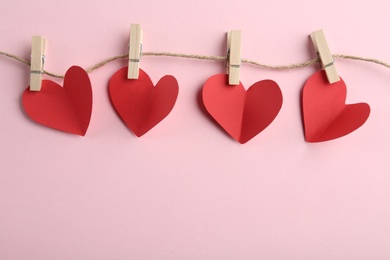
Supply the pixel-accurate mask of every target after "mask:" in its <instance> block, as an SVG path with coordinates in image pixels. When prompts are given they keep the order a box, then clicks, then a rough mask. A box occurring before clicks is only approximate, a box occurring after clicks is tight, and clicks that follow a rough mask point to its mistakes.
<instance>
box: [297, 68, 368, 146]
mask: <svg viewBox="0 0 390 260" xmlns="http://www.w3.org/2000/svg"><path fill="white" fill-rule="evenodd" d="M346 97H347V88H346V86H345V83H344V81H343V80H342V79H341V78H340V81H338V82H336V83H333V84H329V83H328V81H327V78H326V74H325V72H324V71H318V72H316V73H314V74H313V75H312V76H311V77H310V78H309V79H308V80H307V82H306V84H305V86H304V87H303V91H302V106H303V108H302V109H303V119H304V126H305V139H306V141H307V142H323V141H328V140H332V139H335V138H339V137H342V136H344V135H347V134H349V133H351V132H353V131H355V130H356V129H358V128H359V127H360V126H362V125H363V124H364V122H366V120H367V118H368V116H369V115H370V106H369V105H368V104H366V103H358V104H351V105H346V104H345V100H346Z"/></svg>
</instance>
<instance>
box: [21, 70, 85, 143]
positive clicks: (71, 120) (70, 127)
mask: <svg viewBox="0 0 390 260" xmlns="http://www.w3.org/2000/svg"><path fill="white" fill-rule="evenodd" d="M22 104H23V108H24V110H25V111H26V113H27V115H28V116H29V117H30V118H31V119H32V120H34V121H35V122H37V123H39V124H42V125H45V126H48V127H51V128H54V129H57V130H60V131H64V132H68V133H72V134H77V135H81V136H84V135H85V133H86V132H87V129H88V126H89V122H90V119H91V113H92V88H91V82H90V80H89V77H88V74H87V73H86V72H85V70H84V69H82V68H80V67H77V66H73V67H70V68H69V69H68V71H67V72H66V74H65V77H64V87H61V86H60V85H58V84H57V83H55V82H53V81H51V80H43V81H42V88H41V90H40V91H30V89H29V87H28V88H27V89H26V90H25V91H24V92H23V96H22Z"/></svg>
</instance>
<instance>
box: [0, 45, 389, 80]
mask: <svg viewBox="0 0 390 260" xmlns="http://www.w3.org/2000/svg"><path fill="white" fill-rule="evenodd" d="M0 55H3V56H6V57H9V58H11V59H14V60H16V61H19V62H21V63H24V64H26V65H28V66H31V63H30V61H28V60H25V59H23V58H21V57H18V56H16V55H13V54H10V53H7V52H3V51H0ZM142 56H155V57H156V56H157V57H158V56H160V57H161V56H163V57H175V58H187V59H198V60H212V61H226V60H227V57H226V56H207V55H197V54H184V53H173V52H142ZM128 57H129V54H128V53H126V54H122V55H118V56H114V57H110V58H107V59H104V60H102V61H100V62H98V63H96V64H95V65H93V66H91V67H89V68H87V69H86V70H85V71H86V72H87V73H91V72H92V71H94V70H96V69H98V68H100V67H103V66H104V65H106V64H108V63H110V62H113V61H116V60H120V59H128ZM333 57H334V58H338V59H348V60H358V61H365V62H370V63H375V64H378V65H382V66H384V67H386V68H390V64H389V63H387V62H384V61H381V60H378V59H372V58H364V57H359V56H352V55H343V54H335V55H333ZM241 62H243V63H248V64H251V65H254V66H257V67H260V68H263V69H272V70H290V69H298V68H304V67H308V66H311V65H313V64H316V63H317V62H319V58H315V59H311V60H309V61H305V62H300V63H292V64H289V65H268V64H263V63H259V62H257V61H253V60H249V59H241ZM43 74H46V75H48V76H51V77H54V78H63V77H64V75H61V74H56V73H52V72H49V71H47V70H43Z"/></svg>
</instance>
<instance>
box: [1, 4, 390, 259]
mask: <svg viewBox="0 0 390 260" xmlns="http://www.w3.org/2000/svg"><path fill="white" fill-rule="evenodd" d="M389 10H390V1H388V0H378V1H354V2H351V1H339V0H327V1H309V0H301V1H291V0H280V1H253V0H241V1H232V0H225V1H218V0H217V1H209V0H197V1H178V0H164V1H157V0H149V1H141V0H131V1H115V2H113V1H103V0H94V1H75V0H66V1H49V0H35V1H27V0H13V1H0V20H1V23H0V33H1V41H0V50H2V51H7V52H10V53H13V54H16V55H18V56H21V57H23V58H24V59H26V60H29V59H30V52H31V46H30V45H31V36H32V35H42V36H44V37H45V38H46V39H47V47H46V60H45V69H46V70H48V71H51V72H54V73H58V74H64V73H65V72H66V70H67V69H68V68H69V67H70V66H72V65H74V64H75V65H78V66H81V67H83V68H88V67H90V66H92V65H93V64H96V63H97V62H99V61H101V60H104V59H105V58H108V57H112V56H115V55H122V54H124V53H127V52H128V44H129V33H130V24H131V23H140V24H141V26H142V28H143V47H142V49H143V51H145V52H149V51H150V52H152V51H158V52H164V51H167V52H177V53H186V54H192V53H193V54H201V55H216V56H225V55H226V53H227V50H226V32H228V31H229V30H235V29H240V30H241V31H242V46H241V57H242V58H245V59H250V60H255V61H258V62H260V63H264V64H270V65H288V64H292V63H297V62H305V61H308V60H311V59H314V58H315V57H316V56H315V53H314V49H313V47H312V43H311V40H310V38H309V37H308V35H309V34H310V33H311V32H313V31H316V30H318V29H320V28H322V29H323V30H324V33H325V36H326V38H327V42H328V45H329V48H330V51H331V52H332V53H333V54H351V55H357V56H363V57H372V58H377V59H382V60H385V61H387V62H390V51H389V49H390V48H389V46H390V33H388V26H389V24H390V16H389ZM127 63H128V60H127V59H126V58H124V59H120V60H116V61H113V62H111V63H109V64H107V65H105V66H103V67H101V68H99V69H97V70H95V71H94V72H92V73H91V74H89V77H90V80H91V83H92V88H93V113H92V117H91V121H90V125H89V127H88V131H87V134H86V135H85V137H83V138H80V137H79V136H76V135H72V134H66V133H63V132H60V131H55V130H51V129H49V128H47V127H44V126H40V125H38V124H36V123H34V122H32V121H31V120H30V119H29V117H28V116H27V115H26V113H24V112H23V108H22V105H21V98H22V94H23V91H24V90H25V88H26V87H27V86H28V85H29V67H28V66H26V65H25V64H22V63H18V62H16V61H13V60H12V59H9V58H7V57H2V56H1V57H0V79H1V86H0V90H1V94H0V108H1V109H0V119H1V123H0V133H1V134H0V259H1V260H3V259H4V260H69V259H71V260H107V259H109V260H111V259H113V260H122V259H135V260H143V259H146V260H148V259H159V260H160V259H161V260H165V259H167V260H176V259H177V260H199V259H202V260H213V259H223V260H237V259H243V260H244V259H248V260H251V259H277V260H306V259H309V260H311V259H313V260H367V259H374V260H388V259H390V247H389V241H390V221H389V219H390V207H389V206H388V205H389V198H390V188H389V187H390V174H389V173H390V160H389V158H390V156H389V154H390V134H389V133H390V107H389V104H390V102H389V99H390V72H389V69H387V68H385V67H381V66H379V65H375V64H370V63H366V62H362V61H351V60H345V59H340V58H336V59H335V65H336V68H337V70H338V72H339V74H340V75H341V76H342V77H343V79H344V80H345V82H346V84H347V88H348V95H347V100H346V103H345V104H353V103H357V102H365V103H367V104H369V105H370V107H371V114H370V117H369V119H368V120H367V121H366V122H365V123H364V125H363V126H362V127H360V128H359V129H357V130H356V131H354V132H353V133H351V134H348V135H346V136H343V137H342V138H337V139H335V140H332V141H329V142H321V143H316V144H313V143H308V142H306V141H305V138H304V131H303V124H302V115H301V104H300V99H301V91H302V87H303V86H304V84H305V82H306V80H307V79H308V78H309V77H310V76H311V75H312V74H313V73H315V72H316V71H318V70H320V66H319V65H313V66H309V67H306V68H300V69H293V70H281V71H274V70H270V69H264V68H258V67H256V66H253V65H250V64H247V63H242V65H241V69H240V81H241V82H242V85H243V86H244V87H245V89H246V90H247V91H248V89H249V87H250V86H251V84H253V83H254V82H257V81H259V80H261V79H273V80H274V81H275V82H277V83H278V85H279V86H280V88H281V91H282V93H283V106H282V108H281V110H280V112H279V114H278V116H277V117H276V118H275V120H274V121H273V122H272V123H271V124H270V125H269V126H268V127H267V128H266V129H265V130H264V131H262V132H261V133H260V134H258V135H257V136H256V137H255V138H253V139H252V140H250V141H248V142H247V143H246V144H245V145H240V144H238V143H236V142H235V141H234V140H233V139H232V138H230V136H229V135H228V134H225V132H224V130H223V129H219V126H218V125H217V124H214V123H212V119H210V117H209V116H208V113H206V112H205V111H204V110H202V109H201V104H202V102H201V101H202V100H201V92H202V88H203V85H204V83H205V82H206V80H207V79H208V78H209V77H210V76H211V75H215V74H220V73H224V72H225V70H226V68H225V63H224V61H207V60H197V59H183V58H174V57H151V56H146V55H143V56H142V59H141V68H142V69H143V70H144V71H145V72H147V73H148V75H149V76H150V77H151V79H152V81H153V83H154V84H156V83H157V82H158V80H159V79H160V78H162V77H163V76H164V75H173V76H175V78H176V79H177V81H178V82H179V84H180V86H179V88H180V94H179V96H178V98H177V101H176V103H175V106H174V108H173V109H172V111H171V112H170V114H169V115H168V116H167V117H165V118H164V120H163V121H161V122H160V123H159V124H158V125H156V126H155V127H154V128H153V129H151V130H150V131H149V132H148V133H147V134H145V135H144V136H142V137H141V138H135V137H133V136H132V134H131V132H130V131H129V129H128V128H127V127H125V125H124V123H123V122H122V121H121V119H120V118H119V117H118V115H117V113H116V111H115V110H114V109H113V107H112V104H111V101H110V98H109V92H108V85H109V81H110V78H111V77H112V75H113V74H114V73H115V72H116V71H118V70H119V69H120V68H123V67H124V66H127ZM43 77H44V79H46V80H52V81H54V82H56V83H58V84H60V85H62V84H63V82H62V80H56V79H53V78H51V77H48V76H46V75H45V76H43Z"/></svg>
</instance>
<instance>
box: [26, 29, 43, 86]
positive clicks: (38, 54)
mask: <svg viewBox="0 0 390 260" xmlns="http://www.w3.org/2000/svg"><path fill="white" fill-rule="evenodd" d="M45 48H46V39H45V38H43V37H42V36H33V37H32V44H31V69H30V91H40V90H41V87H42V73H43V66H44V63H45Z"/></svg>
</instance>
